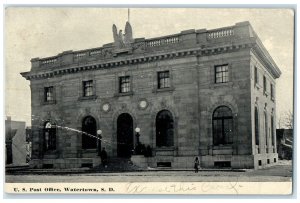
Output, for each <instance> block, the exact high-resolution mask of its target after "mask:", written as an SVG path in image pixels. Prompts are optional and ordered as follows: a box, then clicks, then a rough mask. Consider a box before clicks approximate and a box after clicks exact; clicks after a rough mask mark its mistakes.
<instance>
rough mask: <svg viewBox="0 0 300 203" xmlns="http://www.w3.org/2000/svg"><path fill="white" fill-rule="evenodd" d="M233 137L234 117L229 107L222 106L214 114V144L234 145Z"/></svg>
mask: <svg viewBox="0 0 300 203" xmlns="http://www.w3.org/2000/svg"><path fill="white" fill-rule="evenodd" d="M232 137H233V116H232V112H231V109H230V108H228V107H227V106H220V107H218V108H216V109H215V111H214V113H213V144H214V145H223V144H232V142H233V138H232Z"/></svg>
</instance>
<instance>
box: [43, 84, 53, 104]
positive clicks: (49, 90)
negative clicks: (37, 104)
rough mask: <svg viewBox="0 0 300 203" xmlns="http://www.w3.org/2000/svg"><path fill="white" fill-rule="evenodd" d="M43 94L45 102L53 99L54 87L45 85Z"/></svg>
mask: <svg viewBox="0 0 300 203" xmlns="http://www.w3.org/2000/svg"><path fill="white" fill-rule="evenodd" d="M44 96H45V102H50V101H54V87H53V86H50V87H45V92H44Z"/></svg>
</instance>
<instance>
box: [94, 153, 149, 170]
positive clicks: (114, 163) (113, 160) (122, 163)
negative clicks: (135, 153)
mask: <svg viewBox="0 0 300 203" xmlns="http://www.w3.org/2000/svg"><path fill="white" fill-rule="evenodd" d="M95 169H96V170H99V171H112V172H113V171H141V170H144V169H143V168H140V167H138V166H136V165H134V164H133V163H132V161H131V160H130V158H120V157H110V158H109V159H108V164H107V166H106V167H104V166H102V164H101V165H100V166H99V167H97V168H95Z"/></svg>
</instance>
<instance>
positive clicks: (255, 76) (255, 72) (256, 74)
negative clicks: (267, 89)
mask: <svg viewBox="0 0 300 203" xmlns="http://www.w3.org/2000/svg"><path fill="white" fill-rule="evenodd" d="M254 82H255V84H258V72H257V67H254Z"/></svg>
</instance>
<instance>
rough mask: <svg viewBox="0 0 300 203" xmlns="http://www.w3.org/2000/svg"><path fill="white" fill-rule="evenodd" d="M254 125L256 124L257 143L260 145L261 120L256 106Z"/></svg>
mask: <svg viewBox="0 0 300 203" xmlns="http://www.w3.org/2000/svg"><path fill="white" fill-rule="evenodd" d="M254 114H255V115H254V119H255V121H254V125H255V145H259V121H258V109H257V107H255V113H254Z"/></svg>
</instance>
